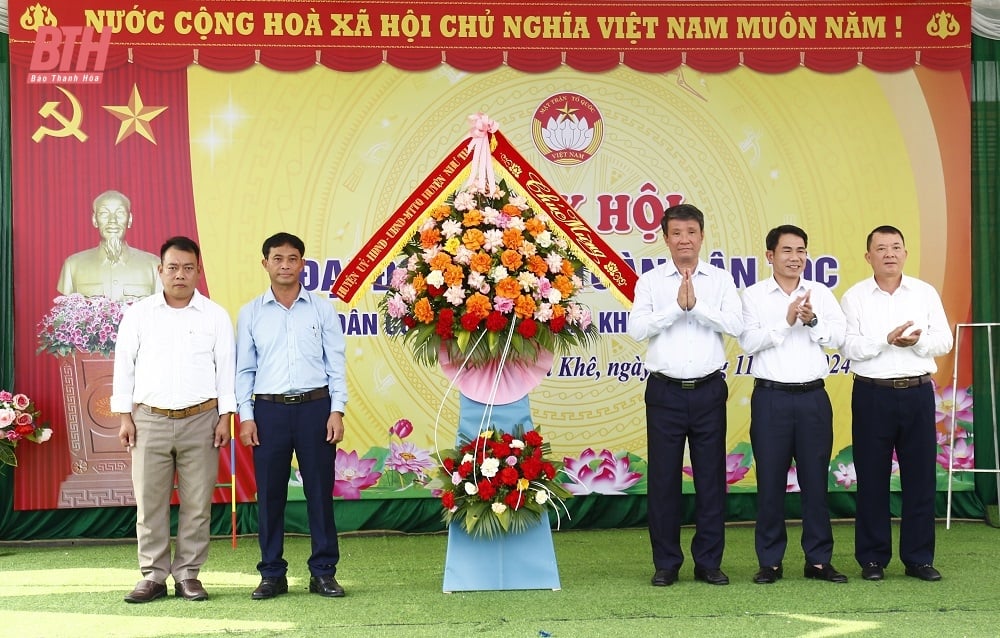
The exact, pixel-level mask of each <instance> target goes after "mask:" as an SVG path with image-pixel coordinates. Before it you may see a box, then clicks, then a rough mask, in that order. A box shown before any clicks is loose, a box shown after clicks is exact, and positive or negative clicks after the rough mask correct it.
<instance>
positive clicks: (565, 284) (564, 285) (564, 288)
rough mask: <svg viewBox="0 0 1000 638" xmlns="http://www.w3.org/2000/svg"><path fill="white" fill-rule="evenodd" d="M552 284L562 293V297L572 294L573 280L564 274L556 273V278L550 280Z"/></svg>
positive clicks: (566, 297) (567, 297) (565, 297)
mask: <svg viewBox="0 0 1000 638" xmlns="http://www.w3.org/2000/svg"><path fill="white" fill-rule="evenodd" d="M552 285H553V286H555V287H556V290H558V291H559V292H561V293H562V296H563V299H569V297H570V296H571V295H572V294H573V281H572V280H571V279H570V278H569V277H567V276H566V275H556V280H555V281H553V282H552Z"/></svg>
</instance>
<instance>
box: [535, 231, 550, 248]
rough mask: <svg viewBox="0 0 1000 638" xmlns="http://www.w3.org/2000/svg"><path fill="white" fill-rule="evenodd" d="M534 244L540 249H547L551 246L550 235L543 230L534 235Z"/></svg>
mask: <svg viewBox="0 0 1000 638" xmlns="http://www.w3.org/2000/svg"><path fill="white" fill-rule="evenodd" d="M535 243H537V244H538V245H539V246H541V247H542V248H548V247H549V246H551V245H552V233H551V232H549V231H547V230H543V231H542V232H540V233H538V234H537V235H535Z"/></svg>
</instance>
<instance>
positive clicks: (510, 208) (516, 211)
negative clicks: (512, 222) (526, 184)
mask: <svg viewBox="0 0 1000 638" xmlns="http://www.w3.org/2000/svg"><path fill="white" fill-rule="evenodd" d="M500 212H501V213H503V214H504V215H507V216H508V217H520V216H521V209H520V208H518V207H517V206H515V205H513V204H504V205H503V208H501V209H500Z"/></svg>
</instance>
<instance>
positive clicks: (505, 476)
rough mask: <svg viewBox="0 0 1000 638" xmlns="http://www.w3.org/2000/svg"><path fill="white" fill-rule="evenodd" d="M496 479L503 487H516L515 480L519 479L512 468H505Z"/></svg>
mask: <svg viewBox="0 0 1000 638" xmlns="http://www.w3.org/2000/svg"><path fill="white" fill-rule="evenodd" d="M497 478H499V479H500V482H501V483H503V484H504V485H517V479H518V478H519V477H518V475H517V470H515V469H514V468H512V467H505V468H503V469H502V470H500V472H499V473H498V474H497Z"/></svg>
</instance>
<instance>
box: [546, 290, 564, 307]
mask: <svg viewBox="0 0 1000 638" xmlns="http://www.w3.org/2000/svg"><path fill="white" fill-rule="evenodd" d="M546 299H548V300H549V303H553V304H555V303H559V302H560V301H562V293H561V292H559V289H558V288H551V289H550V290H549V294H548V295H547V296H546Z"/></svg>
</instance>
